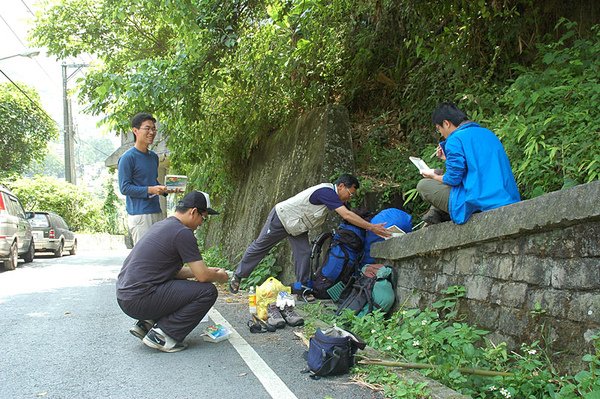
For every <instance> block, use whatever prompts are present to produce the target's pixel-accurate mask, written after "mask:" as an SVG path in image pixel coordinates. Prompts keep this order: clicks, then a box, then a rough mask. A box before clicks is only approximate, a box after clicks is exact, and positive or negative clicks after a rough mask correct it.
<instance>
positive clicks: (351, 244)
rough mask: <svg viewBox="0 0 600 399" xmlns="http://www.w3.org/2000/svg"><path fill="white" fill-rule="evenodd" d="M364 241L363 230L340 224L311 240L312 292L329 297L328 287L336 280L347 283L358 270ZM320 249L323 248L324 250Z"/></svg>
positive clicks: (323, 297) (317, 295) (318, 296)
mask: <svg viewBox="0 0 600 399" xmlns="http://www.w3.org/2000/svg"><path fill="white" fill-rule="evenodd" d="M364 241H365V231H364V230H363V229H361V228H360V227H356V226H354V225H352V224H348V223H341V224H340V225H339V226H338V228H337V229H336V230H334V231H333V232H328V233H323V234H321V235H320V236H319V237H317V238H316V239H315V240H314V241H313V242H312V244H313V245H312V252H311V256H310V257H311V269H312V270H314V271H315V272H314V275H313V287H312V290H313V294H314V296H315V297H317V298H321V299H328V298H330V295H329V293H328V292H327V290H328V289H329V288H331V287H332V286H333V285H335V284H336V283H338V282H340V281H341V282H342V283H344V284H346V283H347V282H348V281H349V280H350V278H351V277H352V276H353V275H355V274H356V273H357V272H358V266H359V265H360V262H361V259H362V256H363V248H364ZM323 248H326V250H325V251H323Z"/></svg>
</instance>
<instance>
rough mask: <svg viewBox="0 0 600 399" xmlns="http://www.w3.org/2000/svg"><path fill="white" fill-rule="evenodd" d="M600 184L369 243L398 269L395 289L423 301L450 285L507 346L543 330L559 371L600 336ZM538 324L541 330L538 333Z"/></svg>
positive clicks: (413, 301)
mask: <svg viewBox="0 0 600 399" xmlns="http://www.w3.org/2000/svg"><path fill="white" fill-rule="evenodd" d="M599 198H600V181H595V182H592V183H589V184H585V185H580V186H577V187H574V188H572V189H569V190H563V191H558V192H554V193H550V194H547V195H544V196H542V197H538V198H535V199H532V200H528V201H522V202H520V203H517V204H513V205H509V206H506V207H503V208H499V209H495V210H493V211H488V212H483V213H479V214H476V215H474V216H473V217H472V218H471V220H469V222H467V223H466V224H464V225H455V224H453V223H451V222H449V223H443V224H440V225H434V226H429V227H427V228H425V229H421V230H418V231H416V232H414V233H411V234H408V235H406V236H403V237H398V238H394V239H390V240H388V241H385V242H381V243H377V244H375V245H374V246H373V247H372V250H371V253H372V254H373V255H374V256H376V257H377V258H379V259H381V260H382V261H384V262H385V263H390V264H393V265H394V266H395V267H397V269H398V273H399V284H398V294H399V296H400V298H401V302H402V301H407V303H408V305H409V306H414V307H421V308H422V307H425V306H428V305H430V304H431V303H432V302H434V301H436V300H437V299H439V298H440V297H441V291H442V290H444V289H445V288H447V287H448V286H451V285H462V286H464V287H465V288H466V298H465V300H463V301H462V302H461V304H460V311H461V313H462V314H464V315H465V316H466V317H467V318H468V320H469V321H470V322H472V323H474V324H476V325H478V326H480V327H482V328H485V329H487V330H489V331H491V334H490V335H489V338H490V339H492V341H494V342H499V341H506V342H507V343H508V344H509V346H511V347H516V346H518V345H519V344H520V343H521V342H526V343H530V342H532V341H534V340H538V339H540V337H542V336H544V337H546V339H547V345H548V347H549V349H550V352H551V353H554V355H555V360H557V361H558V363H559V364H560V365H561V366H562V368H564V369H566V370H575V369H578V368H579V367H580V366H581V363H580V361H581V357H582V356H583V354H584V353H586V352H587V351H589V350H591V349H592V346H591V343H590V337H591V336H592V335H594V334H600V200H599ZM542 330H543V331H542Z"/></svg>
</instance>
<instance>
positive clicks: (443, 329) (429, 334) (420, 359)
mask: <svg viewBox="0 0 600 399" xmlns="http://www.w3.org/2000/svg"><path fill="white" fill-rule="evenodd" d="M444 294H445V295H444V297H443V298H441V299H440V300H439V301H437V302H435V303H434V304H433V305H432V306H431V307H428V308H426V309H424V310H420V309H407V308H405V307H404V306H401V307H400V309H399V310H398V311H397V312H395V313H394V314H393V315H392V316H391V318H390V319H387V320H386V319H385V318H384V315H383V314H382V313H381V312H379V311H376V312H373V313H371V314H368V315H366V316H364V317H356V316H355V315H354V314H353V312H351V311H347V312H345V313H343V314H342V315H341V316H339V317H335V318H334V317H333V316H332V315H331V313H328V312H327V309H326V308H325V307H324V306H322V305H321V304H313V305H307V306H305V307H304V309H305V310H306V311H307V313H308V314H310V315H311V317H312V318H315V317H316V318H320V319H322V320H324V321H326V322H327V323H328V324H333V323H336V324H337V325H338V326H343V327H344V328H347V329H349V330H350V331H352V332H353V333H355V334H357V335H358V336H360V337H361V338H362V339H364V340H365V341H366V343H367V345H369V346H371V347H373V348H374V349H376V350H378V351H380V352H382V353H384V354H385V356H386V358H389V359H396V360H398V361H402V362H410V363H421V364H426V365H437V366H438V367H437V368H433V369H427V370H424V371H422V372H423V373H424V374H426V375H428V376H429V377H430V378H433V379H436V380H439V381H440V382H442V383H443V384H445V385H447V386H449V387H450V388H452V389H454V390H458V391H460V392H462V393H463V394H466V395H470V396H471V397H473V398H482V399H483V398H503V399H505V398H509V397H512V398H576V397H584V398H593V397H597V395H599V394H600V378H599V377H600V336H595V337H593V338H592V340H593V342H594V345H595V353H593V354H592V353H590V354H587V355H585V356H584V357H583V360H584V362H587V363H588V364H589V369H588V370H583V371H581V372H579V373H578V374H576V375H575V376H564V375H559V374H557V373H556V372H555V371H554V368H553V367H552V365H551V364H550V363H549V362H548V357H547V356H546V354H545V353H544V351H543V350H542V349H541V348H540V346H539V342H533V343H532V344H531V345H525V344H523V345H521V347H520V349H519V350H518V351H508V349H507V346H506V343H500V344H498V345H494V344H492V343H491V342H490V341H487V340H485V339H484V338H485V336H486V334H487V331H484V330H480V329H477V328H474V327H472V326H469V325H467V324H465V323H463V322H461V320H460V319H459V318H458V313H457V304H458V301H460V299H461V298H463V297H464V295H465V289H464V287H459V286H452V287H449V288H448V289H446V290H445V292H444ZM309 325H310V320H309ZM459 368H467V369H473V368H477V369H485V370H492V371H504V372H511V373H512V375H511V376H507V377H500V376H498V377H481V376H477V375H471V374H468V373H461V372H460V371H459ZM388 370H389V369H388ZM388 370H384V369H382V368H381V367H371V366H360V367H359V368H358V369H357V370H355V371H357V372H358V373H359V376H361V377H362V378H364V379H365V380H366V381H368V382H371V383H374V384H381V385H383V386H384V387H385V392H386V396H388V397H426V396H419V395H427V393H426V391H424V386H422V385H420V384H414V383H410V382H408V383H406V382H403V381H400V380H399V379H398V378H397V377H396V376H395V374H394V373H390V372H389V371H388ZM403 395H404V396H403ZM410 395H414V396H410ZM595 395H596V396H595Z"/></svg>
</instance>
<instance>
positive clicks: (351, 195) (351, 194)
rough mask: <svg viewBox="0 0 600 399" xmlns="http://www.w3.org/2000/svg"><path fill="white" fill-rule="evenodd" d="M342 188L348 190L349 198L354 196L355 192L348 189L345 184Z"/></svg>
mask: <svg viewBox="0 0 600 399" xmlns="http://www.w3.org/2000/svg"><path fill="white" fill-rule="evenodd" d="M344 188H345V189H346V191H348V195H349V196H350V198H352V197H354V194H355V193H352V192H350V189H349V188H348V187H346V186H344Z"/></svg>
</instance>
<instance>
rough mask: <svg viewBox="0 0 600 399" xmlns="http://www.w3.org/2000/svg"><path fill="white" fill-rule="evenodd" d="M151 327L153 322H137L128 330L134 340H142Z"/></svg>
mask: <svg viewBox="0 0 600 399" xmlns="http://www.w3.org/2000/svg"><path fill="white" fill-rule="evenodd" d="M153 325H154V320H138V321H137V322H136V323H135V324H134V325H133V327H131V328H130V329H129V332H130V333H131V335H133V336H134V337H136V338H139V339H144V337H145V336H146V334H148V331H149V330H150V329H151V328H152V326H153Z"/></svg>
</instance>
